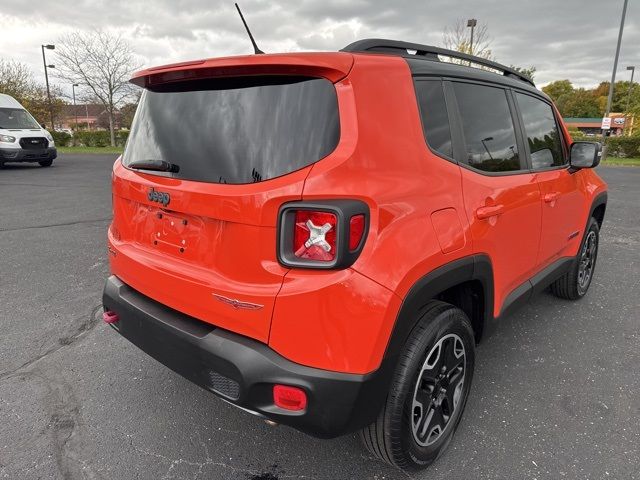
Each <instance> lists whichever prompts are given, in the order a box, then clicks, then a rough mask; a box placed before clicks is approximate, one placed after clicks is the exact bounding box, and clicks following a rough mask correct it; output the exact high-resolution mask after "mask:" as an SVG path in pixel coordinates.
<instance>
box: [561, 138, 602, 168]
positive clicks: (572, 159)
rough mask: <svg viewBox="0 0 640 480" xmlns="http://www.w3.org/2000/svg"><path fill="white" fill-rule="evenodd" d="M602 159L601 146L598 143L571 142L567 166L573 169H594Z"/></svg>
mask: <svg viewBox="0 0 640 480" xmlns="http://www.w3.org/2000/svg"><path fill="white" fill-rule="evenodd" d="M601 158H602V145H600V144H599V143H598V142H573V143H572V144H571V151H570V153H569V165H571V166H572V167H573V168H595V167H597V166H598V164H599V163H600V159H601Z"/></svg>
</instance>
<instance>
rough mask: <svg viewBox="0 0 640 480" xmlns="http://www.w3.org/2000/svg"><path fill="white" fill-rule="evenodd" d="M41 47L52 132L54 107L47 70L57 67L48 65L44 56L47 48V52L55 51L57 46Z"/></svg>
mask: <svg viewBox="0 0 640 480" xmlns="http://www.w3.org/2000/svg"><path fill="white" fill-rule="evenodd" d="M40 47H41V48H42V63H43V65H44V80H45V82H46V83H47V100H48V101H49V117H50V119H51V130H54V125H53V105H52V104H51V91H50V90H49V73H48V71H47V69H49V68H55V65H47V59H46V57H45V55H44V49H45V48H46V49H47V50H53V49H54V48H56V46H55V45H40Z"/></svg>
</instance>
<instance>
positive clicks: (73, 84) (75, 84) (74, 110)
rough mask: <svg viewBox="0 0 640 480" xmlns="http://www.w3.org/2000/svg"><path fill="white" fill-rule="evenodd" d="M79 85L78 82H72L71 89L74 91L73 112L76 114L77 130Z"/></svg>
mask: <svg viewBox="0 0 640 480" xmlns="http://www.w3.org/2000/svg"><path fill="white" fill-rule="evenodd" d="M78 86H79V85H78V84H77V83H72V84H71V91H72V92H73V114H74V115H75V116H76V125H75V126H76V130H78V110H76V87H78Z"/></svg>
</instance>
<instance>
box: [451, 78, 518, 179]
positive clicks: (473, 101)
mask: <svg viewBox="0 0 640 480" xmlns="http://www.w3.org/2000/svg"><path fill="white" fill-rule="evenodd" d="M453 88H454V91H455V93H456V100H457V103H458V110H459V111H460V117H461V121H462V131H463V133H464V138H465V143H466V147H467V158H466V159H465V161H464V163H466V164H468V165H470V166H472V167H473V168H477V169H478V170H484V171H487V172H512V171H518V170H522V169H523V168H524V166H522V164H521V161H520V155H519V152H518V144H517V142H516V133H515V128H514V126H513V118H512V117H511V110H510V109H509V103H508V101H507V93H506V92H505V91H504V90H503V89H502V88H495V87H487V86H484V85H477V84H472V83H458V82H454V83H453Z"/></svg>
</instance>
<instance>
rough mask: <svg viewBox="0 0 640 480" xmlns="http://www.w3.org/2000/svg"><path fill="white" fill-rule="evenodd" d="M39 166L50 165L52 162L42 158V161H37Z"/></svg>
mask: <svg viewBox="0 0 640 480" xmlns="http://www.w3.org/2000/svg"><path fill="white" fill-rule="evenodd" d="M38 163H39V164H40V166H41V167H50V166H51V165H52V164H53V160H43V161H42V162H38Z"/></svg>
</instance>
